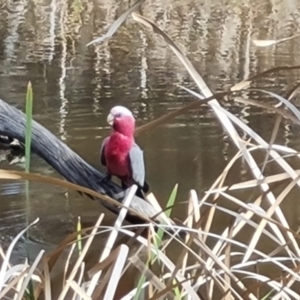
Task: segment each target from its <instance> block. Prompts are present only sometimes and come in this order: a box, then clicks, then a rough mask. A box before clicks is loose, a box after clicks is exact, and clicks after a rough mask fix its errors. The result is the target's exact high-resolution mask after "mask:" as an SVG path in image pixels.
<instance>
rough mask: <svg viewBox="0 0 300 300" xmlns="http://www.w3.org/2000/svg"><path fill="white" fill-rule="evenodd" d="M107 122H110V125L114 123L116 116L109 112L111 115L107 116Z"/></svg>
mask: <svg viewBox="0 0 300 300" xmlns="http://www.w3.org/2000/svg"><path fill="white" fill-rule="evenodd" d="M107 123H108V124H109V125H110V126H112V125H113V123H114V116H113V115H112V114H109V115H108V116H107Z"/></svg>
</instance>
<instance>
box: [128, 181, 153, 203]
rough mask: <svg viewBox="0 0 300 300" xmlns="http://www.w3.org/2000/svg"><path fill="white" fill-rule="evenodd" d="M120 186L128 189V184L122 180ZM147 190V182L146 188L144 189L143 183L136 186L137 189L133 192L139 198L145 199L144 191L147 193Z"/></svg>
mask: <svg viewBox="0 0 300 300" xmlns="http://www.w3.org/2000/svg"><path fill="white" fill-rule="evenodd" d="M145 184H147V183H146V182H145ZM122 188H123V189H128V186H127V185H126V184H125V183H124V182H123V181H122ZM148 191H149V185H148V184H147V188H146V190H145V185H144V186H143V187H140V186H138V187H137V190H136V192H135V195H136V196H138V197H139V198H142V199H146V197H145V193H147V192H148Z"/></svg>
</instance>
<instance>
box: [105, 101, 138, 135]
mask: <svg viewBox="0 0 300 300" xmlns="http://www.w3.org/2000/svg"><path fill="white" fill-rule="evenodd" d="M107 122H108V124H109V125H111V126H112V128H113V129H114V130H115V131H117V132H120V133H122V134H124V135H128V136H131V135H133V133H134V129H135V119H134V116H133V114H132V112H131V111H130V110H129V109H127V108H126V107H124V106H120V105H118V106H115V107H113V108H112V109H111V111H110V113H109V115H108V116H107Z"/></svg>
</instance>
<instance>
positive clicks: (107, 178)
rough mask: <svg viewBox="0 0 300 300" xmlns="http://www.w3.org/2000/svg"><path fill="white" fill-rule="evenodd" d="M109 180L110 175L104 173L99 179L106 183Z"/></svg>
mask: <svg viewBox="0 0 300 300" xmlns="http://www.w3.org/2000/svg"><path fill="white" fill-rule="evenodd" d="M110 180H111V175H109V174H106V176H104V177H103V178H102V179H101V180H100V183H107V182H108V181H110Z"/></svg>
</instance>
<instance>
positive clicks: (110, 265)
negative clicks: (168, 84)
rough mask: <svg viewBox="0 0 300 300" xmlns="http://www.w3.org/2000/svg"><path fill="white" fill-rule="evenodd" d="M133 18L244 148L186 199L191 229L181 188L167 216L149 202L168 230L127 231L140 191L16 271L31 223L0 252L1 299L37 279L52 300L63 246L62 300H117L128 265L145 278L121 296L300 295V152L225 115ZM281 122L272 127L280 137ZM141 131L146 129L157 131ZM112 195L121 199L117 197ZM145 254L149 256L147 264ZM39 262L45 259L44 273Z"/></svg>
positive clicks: (299, 117)
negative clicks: (295, 208)
mask: <svg viewBox="0 0 300 300" xmlns="http://www.w3.org/2000/svg"><path fill="white" fill-rule="evenodd" d="M141 2H142V1H138V2H137V3H141ZM122 16H124V14H123V15H122ZM132 16H133V18H134V20H135V21H137V22H138V23H140V24H142V25H144V26H146V27H147V28H150V29H151V30H152V31H153V32H154V33H156V34H158V35H159V36H160V37H162V38H163V39H164V40H165V42H166V43H167V45H168V46H169V47H170V49H171V50H172V51H173V52H174V54H175V55H176V56H177V57H178V58H179V60H180V61H181V62H182V64H183V65H184V66H185V68H186V69H187V71H188V72H189V74H190V75H191V77H192V78H193V79H194V81H195V83H196V84H197V87H198V89H199V91H198V92H195V91H191V90H189V89H187V88H185V89H186V90H187V91H188V92H190V93H191V94H192V95H193V96H195V97H197V98H198V99H199V100H197V101H198V102H199V103H202V102H203V101H204V100H205V101H206V102H207V103H208V105H209V106H210V108H211V109H212V110H213V111H214V113H215V115H216V118H217V119H218V120H219V122H220V124H221V125H222V127H223V128H224V130H226V132H227V134H228V136H229V138H230V139H231V141H232V143H233V144H234V145H236V147H237V153H236V155H235V156H234V157H233V158H232V159H231V161H230V162H229V163H228V165H227V166H226V167H225V168H224V170H223V172H221V174H220V176H219V177H218V178H217V179H216V181H215V182H214V183H213V184H212V186H211V187H210V188H209V189H208V190H207V191H205V194H204V195H203V197H202V198H201V199H198V195H197V193H196V191H194V190H192V191H190V195H189V198H188V201H187V202H185V205H184V209H185V211H186V218H185V220H184V221H183V225H180V226H179V225H174V222H173V221H172V220H171V218H170V213H171V209H170V208H171V207H173V206H174V204H175V199H176V195H177V185H176V186H175V188H174V190H173V191H172V193H171V196H170V198H169V201H168V204H167V208H166V209H165V210H166V212H163V210H162V208H161V207H160V206H159V203H158V201H157V200H156V199H155V197H154V195H149V196H148V201H149V202H150V203H151V204H152V205H153V206H154V207H155V208H156V210H157V212H158V213H159V212H160V213H161V214H162V215H163V218H164V219H165V220H167V222H166V224H168V225H162V224H156V223H155V222H153V221H152V220H149V223H148V224H146V225H141V226H140V227H146V228H147V229H148V235H147V236H143V235H140V234H138V232H139V231H137V232H135V231H134V230H132V229H133V227H134V228H135V227H136V226H132V225H124V224H123V221H124V218H125V216H126V213H127V211H128V206H129V204H130V202H131V200H132V197H133V195H134V193H135V190H136V186H133V187H132V188H131V189H130V190H129V192H128V194H127V197H126V199H125V200H124V202H123V204H122V205H120V213H119V215H118V217H117V220H116V221H115V224H114V226H105V225H104V224H103V219H104V215H103V214H101V215H100V217H99V219H98V220H97V222H96V223H95V226H93V227H92V228H85V229H81V228H78V229H77V230H76V231H75V232H74V234H72V235H70V236H68V237H66V238H65V240H64V241H62V242H61V244H60V245H59V246H58V247H57V249H55V250H54V251H53V252H51V253H48V254H47V255H45V254H44V253H43V252H41V253H40V254H39V256H38V257H37V258H36V260H35V261H34V262H33V263H32V264H31V265H28V264H27V262H25V263H24V264H22V265H17V266H10V265H9V259H10V257H11V252H12V249H13V247H14V246H15V244H16V242H17V240H18V238H19V237H20V236H21V235H22V234H24V233H25V232H26V230H27V229H28V228H29V227H28V228H26V229H24V230H23V231H22V232H21V233H20V234H19V235H18V236H17V237H16V238H15V239H14V241H13V242H12V244H11V245H10V247H9V248H8V250H7V251H6V253H4V251H3V249H1V248H0V250H1V251H0V255H1V256H2V266H1V270H0V299H2V298H3V297H7V298H10V299H13V298H15V299H21V298H22V297H23V296H24V294H25V290H26V286H27V284H28V281H29V280H30V279H32V280H33V282H34V295H35V297H36V298H37V297H39V296H41V297H43V298H45V299H52V298H51V297H52V291H54V290H55V286H53V282H52V280H51V274H52V271H53V267H54V266H55V265H56V264H57V263H58V261H59V258H60V256H61V254H62V252H63V251H64V250H65V249H69V256H68V259H67V260H66V262H65V268H64V276H63V279H62V281H63V282H62V289H61V290H59V293H58V294H59V295H58V299H66V297H68V298H69V299H113V298H114V296H115V295H116V292H117V290H118V289H119V288H120V286H121V280H122V278H123V279H124V277H125V278H126V272H127V271H128V270H129V269H133V270H135V271H136V273H137V279H138V280H137V281H136V284H135V286H132V288H131V290H130V291H129V292H126V293H125V294H124V295H122V299H123V300H127V299H142V298H147V299H226V300H227V299H251V300H256V299H269V298H272V299H275V300H279V299H299V298H300V296H299V291H300V286H299V281H300V275H299V270H300V258H299V257H300V250H299V243H298V240H299V234H298V233H297V232H295V231H294V230H293V229H292V228H290V227H289V224H288V221H287V220H286V217H285V215H284V212H283V211H282V209H281V204H282V202H283V201H284V200H285V199H286V198H287V197H288V196H289V195H290V193H291V190H292V189H295V188H297V189H299V187H300V181H299V176H300V170H295V169H293V167H292V165H290V164H289V162H288V161H287V160H286V155H289V156H291V155H293V156H294V157H295V159H297V160H298V159H299V157H300V156H299V155H298V152H297V151H296V150H294V149H291V148H289V147H286V146H282V145H276V144H274V136H272V137H271V138H270V142H267V141H265V140H264V139H262V137H260V136H259V135H258V134H257V133H256V132H255V131H254V130H253V129H251V128H250V127H249V126H248V125H247V124H245V123H243V122H242V121H241V120H240V119H238V118H237V117H235V116H234V115H233V114H231V113H230V112H229V111H228V110H226V109H225V108H224V107H223V106H222V105H221V104H220V103H219V102H218V100H217V97H216V95H213V93H212V92H211V91H210V89H209V87H208V86H207V85H206V83H205V81H204V80H203V79H202V77H201V75H200V74H199V73H198V72H197V70H196V69H195V68H194V67H193V65H192V63H191V62H190V61H189V59H188V58H187V57H186V56H185V55H184V54H183V53H182V52H181V51H180V49H179V47H178V46H177V45H175V44H174V43H173V42H172V40H171V39H170V38H169V37H168V36H167V35H166V34H165V33H164V32H163V31H162V30H161V29H160V28H158V27H157V26H156V25H155V24H154V23H153V22H151V21H149V20H147V19H146V18H144V17H142V16H140V15H138V14H135V13H133V14H132ZM122 23H123V22H120V24H122ZM114 24H117V23H116V22H115V23H114ZM114 26H116V25H114ZM115 30H117V28H116V27H114V32H115ZM100 40H102V39H100ZM253 80H254V79H253V78H248V79H247V80H244V81H243V82H240V83H237V84H236V85H235V86H233V87H231V92H232V93H235V94H231V95H232V96H233V98H234V96H235V95H236V93H238V92H239V91H240V90H241V89H248V90H251V83H252V82H253ZM252 91H254V90H252ZM255 92H257V93H267V94H268V95H269V96H271V97H273V98H274V99H276V101H278V103H280V104H281V106H283V107H284V108H285V109H284V110H287V111H288V114H289V115H292V116H293V118H294V120H296V122H298V124H299V122H300V114H299V111H298V109H297V108H296V107H295V106H294V105H293V103H292V100H293V99H292V97H290V98H289V99H285V98H284V97H282V96H280V95H277V94H274V93H272V92H270V91H263V90H255ZM226 94H228V93H227V92H224V93H223V95H226ZM241 99H242V100H241ZM288 100H289V101H288ZM234 101H235V100H233V103H234ZM237 101H247V104H249V103H250V102H249V99H243V97H242V95H241V96H240V97H239V98H238V100H237ZM239 103H240V102H239ZM196 104H197V103H196ZM252 104H253V102H252ZM193 105H195V104H193ZM272 109H273V108H272ZM276 109H277V108H276ZM186 111H187V108H184V109H183V110H181V112H186ZM272 111H273V112H277V111H278V112H281V113H282V114H281V116H282V117H286V116H287V115H286V112H282V111H280V110H272ZM176 115H178V112H177V114H176V113H175V114H172V115H171V116H170V115H168V117H167V118H171V117H175V116H176ZM167 118H164V119H163V120H162V119H160V120H155V121H154V122H153V123H152V125H151V126H156V125H157V124H161V122H163V121H166V119H167ZM279 125H280V120H279V121H278V122H276V124H275V125H274V130H273V132H274V134H275V135H276V132H277V126H279ZM143 128H144V129H143V130H145V128H149V127H147V126H146V127H143ZM237 128H238V129H239V130H237ZM240 131H244V132H246V133H247V135H248V139H247V140H245V139H243V138H242V137H241V136H240V135H239V132H240ZM258 151H264V152H265V154H266V159H265V162H264V163H263V164H262V165H261V164H260V163H259V162H258V161H257V160H256V159H255V156H254V154H255V153H256V152H258ZM269 158H270V159H269ZM240 160H243V161H245V162H246V163H247V165H248V169H249V170H250V171H251V173H252V175H253V178H254V179H252V180H249V181H247V182H237V183H236V184H234V185H232V186H228V185H227V184H226V182H227V181H226V180H227V177H228V174H229V173H230V171H231V170H232V168H233V167H234V166H235V164H237V163H238V162H239V161H240ZM271 162H272V163H274V164H276V165H277V166H278V167H279V168H280V169H282V171H281V172H275V173H274V174H272V175H267V174H266V172H265V169H266V168H265V167H266V166H268V165H269V164H270V163H271ZM0 178H10V179H15V180H20V179H30V180H42V181H43V182H47V183H49V184H56V185H60V186H64V187H68V188H70V189H76V190H80V191H83V192H85V193H87V194H91V195H94V196H96V197H97V196H98V197H101V196H99V195H98V194H97V193H96V192H94V191H90V190H88V189H85V188H83V187H79V186H76V185H74V184H70V183H66V182H63V181H60V180H57V179H52V178H47V177H42V176H38V175H35V174H26V173H24V174H23V173H21V172H9V171H6V172H5V171H1V172H0ZM275 188H276V191H277V192H276V193H275ZM239 190H242V191H245V190H249V191H252V192H253V195H257V197H256V198H253V199H248V200H249V201H248V202H247V203H246V202H245V201H244V200H243V199H242V198H238V197H237V194H235V193H234V192H235V191H239ZM104 199H105V201H112V202H113V200H111V199H108V198H104ZM226 203H228V204H230V205H229V207H235V208H228V205H226ZM115 204H116V203H115ZM233 204H234V206H233ZM262 204H263V205H262ZM220 216H221V217H223V218H224V222H223V223H224V227H223V228H222V230H221V232H216V231H215V230H214V227H213V223H214V222H215V221H216V220H217V219H218V218H220ZM225 220H228V222H226V221H225ZM34 224H35V223H34ZM34 224H32V225H34ZM154 226H156V227H158V228H159V230H158V232H156V231H155V230H154ZM166 229H169V230H168V231H167V230H166ZM170 229H172V230H170ZM179 230H183V231H184V232H185V233H186V235H185V236H184V237H180V236H179V235H177V234H176V232H177V231H179ZM104 233H108V237H106V244H105V246H104V248H103V249H99V260H98V262H97V263H96V264H95V265H94V266H93V267H92V268H91V269H90V270H87V269H86V264H85V258H86V256H87V255H88V251H89V249H90V247H91V245H92V243H93V242H94V241H93V239H94V237H95V235H96V234H97V235H100V234H104ZM120 235H125V236H127V239H126V241H124V242H121V243H120V244H119V245H117V244H116V241H117V238H118V237H119V236H120ZM241 237H242V238H241ZM79 240H80V241H81V242H82V248H81V251H80V254H79V256H78V255H77V256H76V257H74V252H73V250H74V248H75V245H76V243H77V244H78V241H79ZM261 241H264V242H265V243H269V244H271V245H272V249H271V250H267V249H264V248H261V247H259V242H261ZM132 245H136V246H137V248H138V250H137V251H136V250H135V249H136V248H133V246H132ZM131 248H132V249H131ZM142 254H146V258H145V257H144V256H145V255H142ZM72 258H74V259H75V263H74V264H73V265H72V264H71V263H70V262H71V260H72ZM41 259H42V263H41V264H40V265H39V269H37V266H38V264H39V262H40V261H41ZM24 287H25V288H24ZM9 293H10V294H9Z"/></svg>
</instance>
